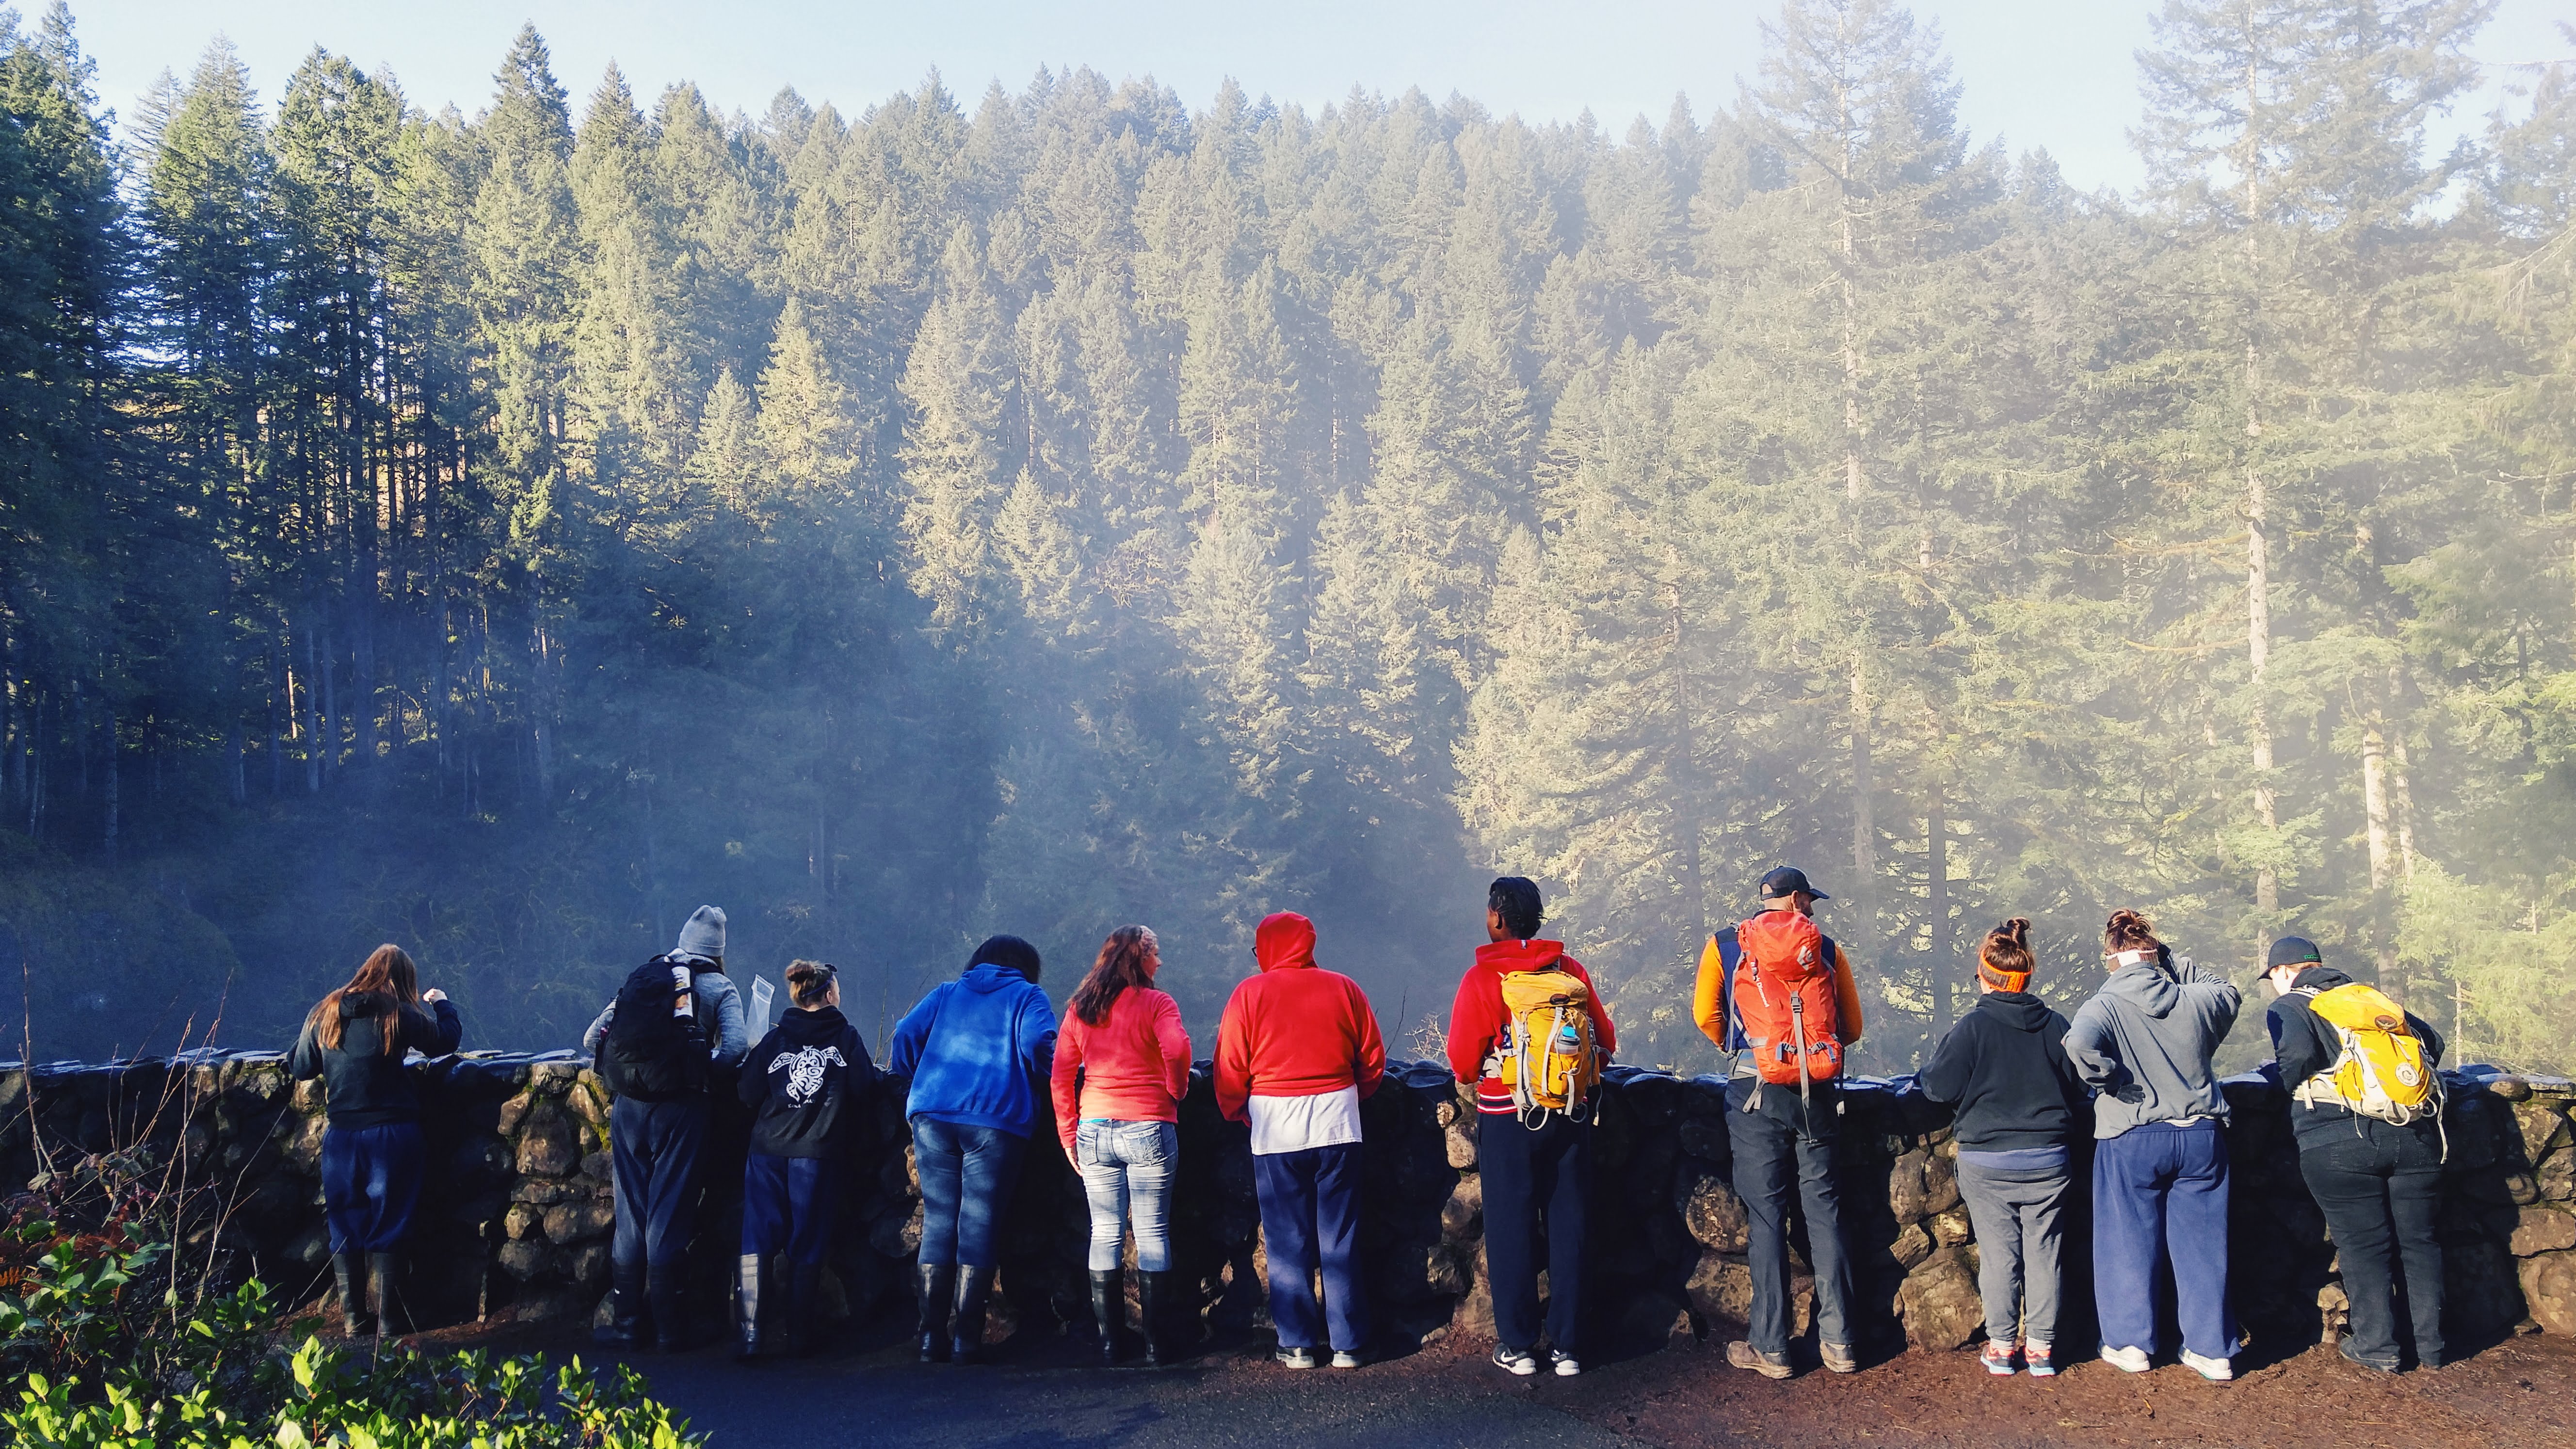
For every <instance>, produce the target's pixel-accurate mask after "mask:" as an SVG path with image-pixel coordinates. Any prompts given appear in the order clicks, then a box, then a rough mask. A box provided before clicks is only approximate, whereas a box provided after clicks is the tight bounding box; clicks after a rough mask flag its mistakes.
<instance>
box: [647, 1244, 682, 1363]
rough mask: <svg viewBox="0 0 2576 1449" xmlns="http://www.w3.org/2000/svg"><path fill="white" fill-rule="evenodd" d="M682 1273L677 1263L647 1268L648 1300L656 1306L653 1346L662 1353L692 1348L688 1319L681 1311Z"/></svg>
mask: <svg viewBox="0 0 2576 1449" xmlns="http://www.w3.org/2000/svg"><path fill="white" fill-rule="evenodd" d="M681 1272H682V1269H681V1266H680V1265H679V1264H677V1263H673V1264H671V1265H670V1266H669V1267H661V1266H658V1265H654V1264H647V1265H645V1268H644V1301H645V1302H647V1303H650V1304H652V1305H653V1347H654V1348H655V1350H657V1351H659V1352H662V1353H678V1352H679V1351H680V1350H682V1349H684V1348H687V1347H688V1346H689V1342H688V1333H687V1320H686V1319H684V1318H683V1317H682V1316H681V1311H680V1274H681Z"/></svg>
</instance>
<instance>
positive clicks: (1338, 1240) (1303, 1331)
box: [1252, 1142, 1368, 1353]
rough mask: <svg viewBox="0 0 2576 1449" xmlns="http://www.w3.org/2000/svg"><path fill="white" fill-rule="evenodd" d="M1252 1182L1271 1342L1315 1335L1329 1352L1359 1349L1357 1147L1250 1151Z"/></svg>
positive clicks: (1364, 1311)
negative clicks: (1274, 1330) (1320, 1290)
mask: <svg viewBox="0 0 2576 1449" xmlns="http://www.w3.org/2000/svg"><path fill="white" fill-rule="evenodd" d="M1252 1180H1253V1186H1254V1187H1255V1188H1256V1189H1257V1190H1258V1191H1259V1193H1260V1195H1261V1237H1262V1242H1263V1243H1264V1245H1265V1246H1266V1247H1267V1248H1268V1250H1269V1255H1270V1321H1271V1322H1272V1323H1273V1324H1274V1325H1276V1326H1277V1327H1278V1329H1279V1346H1280V1347H1281V1348H1313V1347H1314V1346H1315V1340H1316V1339H1318V1338H1326V1337H1329V1338H1330V1340H1331V1342H1332V1345H1333V1351H1334V1352H1336V1353H1357V1352H1359V1351H1360V1349H1361V1348H1362V1347H1363V1346H1364V1345H1365V1344H1366V1343H1367V1341H1368V1305H1367V1304H1366V1303H1365V1302H1363V1301H1362V1300H1361V1297H1360V1145H1359V1144H1358V1143H1356V1142H1343V1143H1339V1144H1336V1145H1334V1146H1331V1147H1309V1148H1307V1149H1306V1150H1304V1151H1303V1152H1271V1153H1255V1154H1254V1155H1253V1159H1252ZM1319 1271H1320V1272H1321V1273H1322V1274H1323V1277H1324V1302H1323V1307H1322V1309H1321V1310H1320V1311H1319V1310H1318V1309H1317V1307H1316V1304H1315V1284H1314V1280H1315V1275H1316V1273H1317V1272H1319ZM1327 1321H1329V1332H1328V1330H1327Z"/></svg>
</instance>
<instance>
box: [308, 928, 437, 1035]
mask: <svg viewBox="0 0 2576 1449" xmlns="http://www.w3.org/2000/svg"><path fill="white" fill-rule="evenodd" d="M352 996H383V997H388V998H390V1000H388V1001H387V1002H386V1003H385V1007H384V1009H382V1010H380V1011H378V1012H375V1013H372V1014H373V1015H375V1016H376V1017H377V1022H378V1026H379V1028H380V1029H381V1030H382V1031H383V1032H384V1035H385V1055H387V1056H392V1055H393V1053H394V1046H395V1044H396V1043H397V1042H400V1041H401V1040H402V1024H403V1018H404V1017H405V1016H418V1015H419V1014H420V972H419V970H418V969H416V968H415V967H414V966H413V965H412V964H411V954H410V953H409V952H407V951H405V950H403V948H402V947H400V946H397V945H395V944H393V943H392V942H390V941H388V942H386V943H385V944H384V945H381V946H378V947H377V948H376V949H375V950H373V951H370V952H368V953H367V960H366V964H364V965H362V966H360V967H359V968H358V974H357V975H355V976H352V977H350V978H349V984H348V985H346V986H343V987H341V988H340V989H339V990H337V991H334V992H332V993H331V994H330V995H328V996H325V997H323V998H322V1000H321V1002H320V1004H318V1005H316V1006H315V1007H314V1008H313V1014H312V1015H311V1016H309V1017H307V1018H305V1020H306V1021H307V1022H308V1023H309V1024H310V1025H311V1026H312V1028H313V1035H314V1037H315V1038H316V1039H317V1040H319V1041H320V1042H321V1043H322V1045H324V1046H326V1047H329V1048H331V1049H332V1050H334V1051H336V1050H338V1049H339V1046H340V1043H341V1041H342V1039H343V1038H342V1029H343V1027H344V1025H345V1023H344V1021H343V1019H342V1015H341V1011H340V1003H341V1002H343V1001H345V1000H347V999H348V998H349V997H352Z"/></svg>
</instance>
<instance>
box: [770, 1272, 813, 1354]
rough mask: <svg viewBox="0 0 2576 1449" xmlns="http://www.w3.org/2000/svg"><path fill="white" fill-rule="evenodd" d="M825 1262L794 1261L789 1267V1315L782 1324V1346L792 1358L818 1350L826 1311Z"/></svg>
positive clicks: (780, 1338) (784, 1351) (780, 1340)
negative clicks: (824, 1289) (824, 1294)
mask: <svg viewBox="0 0 2576 1449" xmlns="http://www.w3.org/2000/svg"><path fill="white" fill-rule="evenodd" d="M822 1283H823V1265H822V1264H820V1263H792V1264H789V1265H788V1268H787V1315H786V1319H785V1321H784V1322H783V1323H782V1324H781V1325H780V1326H781V1327H782V1328H783V1329H784V1332H782V1333H781V1334H780V1335H779V1349H780V1351H781V1352H783V1353H785V1354H787V1355H788V1356H789V1357H791V1358H804V1357H806V1356H808V1355H810V1354H812V1353H813V1352H814V1345H815V1343H816V1342H817V1341H818V1340H820V1339H821V1338H822V1336H823V1333H822V1329H823V1324H822V1320H821V1318H820V1317H818V1315H819V1314H820V1313H821V1312H822V1302H823V1294H822Z"/></svg>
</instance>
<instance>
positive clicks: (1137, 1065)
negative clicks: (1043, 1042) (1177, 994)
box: [1053, 986, 1190, 1157]
mask: <svg viewBox="0 0 2576 1449" xmlns="http://www.w3.org/2000/svg"><path fill="white" fill-rule="evenodd" d="M1053 1085H1054V1088H1055V1134H1056V1136H1058V1137H1060V1138H1062V1139H1063V1140H1064V1155H1065V1156H1067V1157H1071V1156H1073V1138H1074V1134H1075V1132H1077V1131H1078V1130H1080V1128H1081V1126H1082V1122H1083V1119H1085V1118H1089V1117H1098V1118H1106V1119H1107V1120H1109V1121H1112V1122H1178V1121H1179V1120H1181V1099H1182V1098H1183V1097H1186V1096H1188V1095H1189V1094H1190V1034H1189V1033H1188V1032H1186V1031H1184V1030H1182V1029H1181V1008H1180V1004H1179V1003H1178V1002H1175V1001H1173V1000H1172V998H1171V997H1170V995H1169V994H1167V993H1165V992H1161V991H1157V990H1155V989H1154V988H1153V987H1150V986H1131V987H1129V988H1127V989H1126V990H1124V991H1121V992H1119V993H1118V999H1117V1000H1116V1001H1113V1002H1111V1003H1109V1015H1108V1017H1107V1019H1105V1020H1103V1021H1102V1022H1101V1023H1100V1025H1098V1026H1093V1025H1092V1024H1091V1023H1089V1022H1087V1021H1084V1020H1083V1019H1082V1018H1081V1017H1079V1016H1076V1015H1074V1014H1073V1011H1072V1009H1071V1008H1067V1009H1066V1011H1065V1014H1064V1022H1063V1024H1062V1025H1061V1026H1059V1027H1057V1028H1056V1038H1055V1073H1054V1081H1053Z"/></svg>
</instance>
